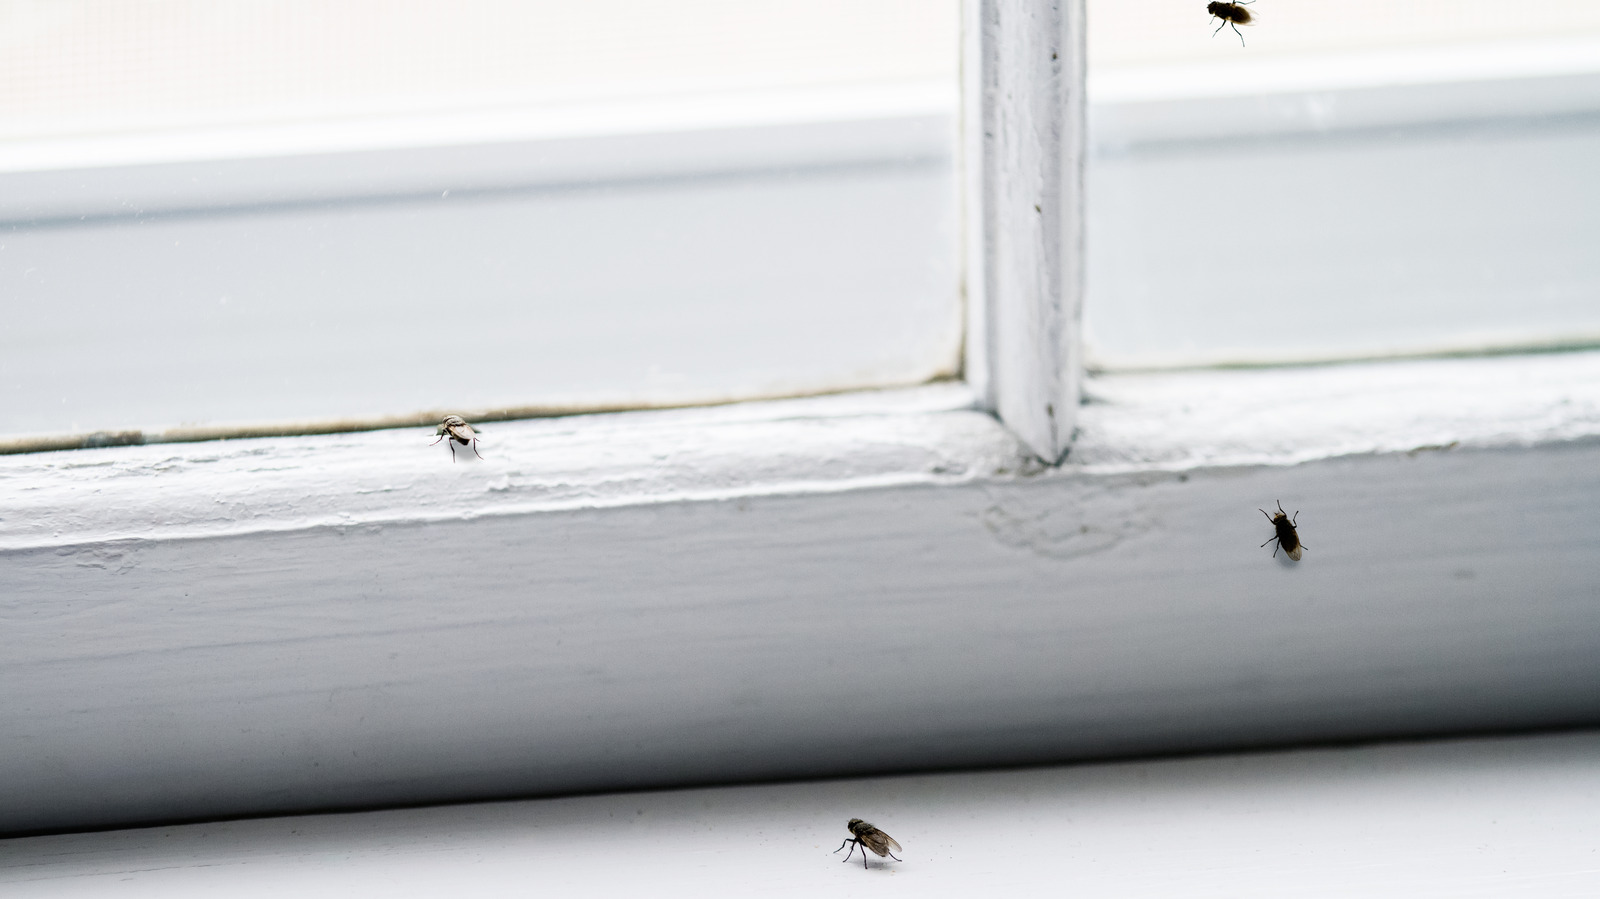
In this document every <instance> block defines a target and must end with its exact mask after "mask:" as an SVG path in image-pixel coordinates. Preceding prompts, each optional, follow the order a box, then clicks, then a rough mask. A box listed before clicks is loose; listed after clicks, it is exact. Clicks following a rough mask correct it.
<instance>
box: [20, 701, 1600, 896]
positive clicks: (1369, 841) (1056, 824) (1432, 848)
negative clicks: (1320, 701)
mask: <svg viewBox="0 0 1600 899" xmlns="http://www.w3.org/2000/svg"><path fill="white" fill-rule="evenodd" d="M1597 794H1600V735H1597V734H1595V733H1594V732H1589V733H1575V734H1564V735H1553V736H1538V737H1521V738H1512V739H1505V738H1501V739H1488V740H1469V741H1459V742H1443V743H1432V744H1413V745H1393V746H1364V747H1359V748H1351V749H1320V750H1312V751H1297V752H1287V753H1271V754H1260V755H1246V756H1221V757H1209V758H1195V759H1182V760H1175V761H1139V762H1128V763H1121V764H1114V765H1097V766H1083V767H1075V768H1043V769H1034V770H1023V771H1003V772H987V773H966V774H942V775H933V776H920V777H895V778H880V779H873V780H852V781H833V782H822V783H798V784H786V785H780V786H759V787H737V788H720V789H702V790H688V791H675V792H651V793H635V794H614V795H608V796H592V797H580V798H571V799H557V800H544V801H532V802H509V803H493V804H480V805H467V806H446V807H439V808H427V809H408V810H402V811H383V812H368V813H363V814H351V815H328V816H317V817H297V818H277V819H270V820H247V821H231V822H225V823H210V824H198V825H189V826H183V827H164V828H153V829H148V830H132V831H121V832H111V833H90V834H76V835H61V836H48V837H37V838H32V839H19V840H9V841H3V842H0V884H5V886H6V893H7V895H8V896H12V897H16V899H22V897H35V896H38V897H42V896H52V897H59V896H73V895H95V896H99V895H105V894H107V893H108V892H115V893H117V894H119V895H120V894H122V893H126V892H134V893H138V894H141V895H147V894H148V895H161V896H165V897H171V899H182V897H187V896H207V897H209V896H216V895H223V894H226V895H229V896H257V895H259V896H283V895H295V896H324V895H326V896H384V897H393V896H443V895H450V896H502V895H516V894H521V893H525V892H527V891H528V890H529V889H530V887H535V888H537V889H538V890H539V891H541V892H546V891H552V890H564V891H566V892H569V893H573V894H577V895H586V896H636V895H659V894H661V893H662V891H663V890H662V888H663V885H667V886H669V887H670V888H671V889H672V890H687V889H691V888H692V889H696V890H697V891H698V892H699V893H701V894H708V895H755V894H759V895H763V896H808V897H809V896H819V895H856V894H857V891H861V892H863V893H864V892H865V891H867V890H869V889H870V891H871V894H872V895H913V896H919V897H928V896H974V895H977V896H983V895H1003V894H1007V893H1010V894H1015V895H1050V894H1055V893H1059V892H1060V891H1061V889H1062V885H1063V884H1070V885H1071V888H1072V890H1073V891H1074V892H1077V893H1082V894H1085V895H1117V896H1125V897H1138V896H1160V897H1166V896H1171V895H1174V894H1182V895H1188V896H1230V897H1251V896H1261V897H1279V896H1285V895H1294V896H1306V897H1317V896H1373V897H1381V896H1396V897H1401V896H1403V897H1407V899H1412V897H1418V896H1465V895H1512V894H1516V895H1523V894H1527V895H1540V896H1592V895H1594V894H1595V892H1596V891H1597V890H1600V866H1597V864H1596V862H1597V851H1596V849H1595V846H1596V844H1597V842H1600V840H1597V837H1600V831H1597V828H1596V826H1595V816H1594V812H1593V809H1594V802H1595V798H1596V796H1597ZM851 816H863V817H865V818H867V819H868V820H870V821H872V822H874V823H876V824H878V825H880V826H882V827H883V829H884V830H886V831H887V832H889V833H890V834H891V835H893V836H894V837H895V838H896V839H897V840H899V841H901V842H902V843H903V844H904V846H905V848H904V850H903V851H902V852H900V853H897V854H898V855H899V856H900V858H901V859H903V861H900V862H889V861H887V860H881V861H880V860H879V859H877V858H876V857H874V858H873V859H872V862H873V863H874V864H873V865H872V869H871V870H867V871H863V870H862V867H861V864H860V862H859V859H857V860H854V861H852V862H851V863H848V864H846V863H842V862H841V859H842V858H843V853H839V854H837V855H830V854H829V853H830V850H832V849H834V848H835V847H836V846H837V845H838V843H839V841H840V840H841V839H842V838H843V837H844V831H843V824H844V821H845V819H846V818H848V817H851ZM708 891H709V892H708Z"/></svg>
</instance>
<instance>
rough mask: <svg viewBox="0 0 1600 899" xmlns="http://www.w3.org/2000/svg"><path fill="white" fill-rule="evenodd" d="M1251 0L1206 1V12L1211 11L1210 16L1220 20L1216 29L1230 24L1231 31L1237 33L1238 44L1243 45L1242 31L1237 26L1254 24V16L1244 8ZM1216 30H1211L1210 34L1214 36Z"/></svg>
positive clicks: (1219, 29) (1218, 29)
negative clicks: (1232, 1) (1234, 1)
mask: <svg viewBox="0 0 1600 899" xmlns="http://www.w3.org/2000/svg"><path fill="white" fill-rule="evenodd" d="M1251 2H1252V0H1242V2H1238V3H1216V2H1212V3H1207V4H1206V12H1208V13H1211V16H1212V18H1217V19H1221V20H1222V24H1221V25H1218V26H1217V31H1221V30H1222V29H1224V28H1226V27H1228V26H1229V25H1232V26H1233V33H1234V34H1237V35H1239V46H1241V47H1243V46H1244V33H1243V32H1241V31H1240V30H1239V26H1240V25H1254V24H1255V16H1252V15H1251V14H1250V10H1248V9H1245V7H1246V6H1249V5H1250V3H1251ZM1217 31H1213V32H1211V36H1212V37H1216V36H1217Z"/></svg>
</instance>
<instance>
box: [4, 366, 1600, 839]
mask: <svg viewBox="0 0 1600 899" xmlns="http://www.w3.org/2000/svg"><path fill="white" fill-rule="evenodd" d="M1086 390H1087V393H1088V395H1089V397H1090V399H1091V402H1090V403H1089V405H1087V406H1085V407H1084V408H1083V410H1082V412H1083V414H1082V415H1081V416H1080V425H1081V434H1080V436H1079V439H1078V441H1077V442H1076V444H1075V445H1074V450H1073V453H1072V456H1071V457H1070V458H1069V461H1068V463H1067V464H1066V465H1064V466H1062V467H1061V468H1059V469H1045V468H1044V467H1042V466H1040V465H1038V464H1037V463H1033V462H1030V461H1028V457H1027V456H1026V455H1025V454H1024V453H1023V451H1022V450H1021V448H1020V446H1019V444H1018V443H1017V442H1016V440H1015V439H1014V438H1013V437H1012V436H1011V434H1009V433H1008V432H1007V431H1006V430H1005V429H1004V428H1002V427H1001V426H1000V425H999V424H998V423H997V422H996V421H995V420H994V419H993V418H992V417H990V416H989V415H987V414H985V413H982V412H978V411H974V410H973V409H972V408H971V401H970V399H969V397H968V394H967V392H966V388H965V387H964V386H962V385H944V386H934V387H929V388H923V389H919V390H913V391H906V392H893V393H886V394H864V395H851V396H840V397H832V398H820V399H816V400H805V401H790V402H785V403H774V404H750V405H745V406H735V407H726V408H722V409H709V410H699V411H681V412H660V413H631V414H623V415H613V416H593V417H586V418H573V419H558V420H545V421H529V422H520V423H512V424H504V425H495V426H493V427H491V428H489V429H487V432H486V435H485V437H486V440H485V443H484V445H483V447H482V449H483V453H484V455H485V456H486V457H487V458H486V459H485V460H484V461H482V462H477V461H473V462H466V461H462V462H459V463H455V464H452V463H451V462H450V460H449V453H448V452H447V451H446V450H445V448H444V447H443V446H435V447H428V446H427V443H428V441H429V440H431V439H432V435H431V434H430V433H427V432H419V431H386V432H372V433H364V434H348V435H334V436H327V437H311V438H294V439H266V440H240V441H229V442H219V443H208V444H188V445H176V444H175V445H164V446H145V447H124V448H116V449H105V450H88V451H76V452H63V453H49V454H37V455H29V456H11V457H5V458H0V497H3V506H0V508H3V509H4V512H3V513H0V516H3V517H0V587H3V589H0V621H3V623H4V625H5V626H4V628H3V629H0V679H3V682H4V683H5V684H6V685H7V689H6V690H5V691H4V695H3V696H0V719H3V720H5V721H7V722H8V726H7V728H5V729H4V731H0V782H4V783H8V784H11V785H13V787H14V789H13V790H12V791H11V795H10V796H9V798H8V802H7V803H6V805H5V807H4V808H3V809H0V832H4V831H10V832H18V831H37V830H48V829H52V828H67V827H82V826H109V825H117V824H128V823H133V822H141V821H159V820H177V819H184V818H196V817H210V816H218V815H241V814H260V813H264V812H274V811H296V810H306V809H330V808H355V807H371V806H376V805H383V804H403V803H415V802H438V801H455V800H463V799H474V798H480V799H492V798H498V797H504V796H510V795H539V794H544V795H551V794H556V793H569V792H579V791H595V790H615V789H630V788H641V787H655V786H669V785H675V784H679V785H681V784H688V783H707V782H733V781H739V780H758V779H771V778H791V777H806V776H823V775H842V774H867V773H875V772H890V771H913V770H929V769H937V768H949V767H952V766H980V765H996V764H1018V763H1040V762H1057V761H1063V760H1068V759H1082V758H1094V757H1108V756H1115V755H1118V754H1128V753H1148V752H1167V751H1188V750H1199V749H1219V748H1228V747H1243V746H1260V745H1270V744H1274V743H1277V744H1282V743H1285V742H1295V741H1302V742H1303V741H1307V740H1326V739H1348V738H1370V737H1374V736H1383V735H1421V734H1436V733H1447V732H1452V731H1454V732H1460V731H1464V730H1484V729H1493V728H1526V727H1540V726H1562V725H1572V724H1593V723H1595V722H1597V721H1600V699H1597V697H1600V670H1597V669H1596V668H1595V666H1594V664H1593V660H1594V659H1595V658H1597V657H1600V603H1597V602H1596V598H1595V587H1594V585H1595V584H1597V583H1600V553H1596V552H1595V551H1594V546H1595V543H1594V539H1593V534H1592V527H1591V525H1590V518H1591V515H1592V509H1593V508H1594V507H1595V505H1596V504H1597V503H1600V441H1597V440H1596V439H1595V438H1596V437H1597V436H1600V354H1595V353H1587V354H1567V355H1547V356H1531V357H1506V358H1496V359H1477V360H1443V361H1440V360H1435V361H1427V362H1397V363H1384V364H1373V365H1358V366H1357V365H1353V366H1329V367H1322V368H1309V369H1301V370H1261V371H1233V372H1191V373H1169V374H1160V375H1122V376H1115V377H1103V378H1098V379H1092V380H1091V381H1089V382H1088V385H1087V388H1086ZM1431 450H1438V451H1431ZM1277 500H1282V501H1283V503H1284V506H1285V508H1287V509H1288V510H1290V511H1291V512H1293V511H1295V510H1299V511H1300V513H1301V514H1300V518H1299V521H1300V524H1301V527H1302V535H1303V536H1304V539H1305V542H1306V544H1307V551H1306V558H1305V561H1303V562H1302V563H1299V564H1298V565H1296V564H1292V563H1288V562H1285V561H1284V560H1283V559H1282V557H1281V555H1280V556H1279V559H1278V560H1277V561H1274V560H1273V558H1272V557H1271V555H1270V551H1269V550H1266V549H1262V548H1260V547H1259V546H1258V544H1259V543H1261V541H1262V540H1264V539H1266V537H1267V536H1269V535H1270V529H1268V528H1267V527H1266V522H1265V521H1264V520H1261V518H1260V513H1259V512H1257V511H1256V509H1257V508H1258V507H1267V506H1270V505H1271V504H1272V503H1273V502H1275V501H1277Z"/></svg>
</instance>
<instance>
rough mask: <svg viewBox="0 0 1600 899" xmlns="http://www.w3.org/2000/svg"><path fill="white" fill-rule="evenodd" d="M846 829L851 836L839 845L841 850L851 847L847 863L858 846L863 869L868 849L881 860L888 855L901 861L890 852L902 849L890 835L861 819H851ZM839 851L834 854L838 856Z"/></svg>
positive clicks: (847, 853) (846, 857)
mask: <svg viewBox="0 0 1600 899" xmlns="http://www.w3.org/2000/svg"><path fill="white" fill-rule="evenodd" d="M845 829H846V830H848V831H850V836H848V837H846V838H845V841H844V842H843V843H840V844H839V849H843V848H844V847H846V846H849V847H850V851H849V852H846V853H845V854H844V860H845V861H847V862H848V861H849V860H850V856H852V855H854V854H855V852H856V846H860V847H861V867H863V868H865V867H866V866H867V850H868V849H871V850H872V851H873V852H876V853H877V854H878V857H879V858H882V857H883V856H886V855H887V856H888V857H890V858H892V859H894V860H895V861H901V859H900V857H899V856H897V855H895V854H894V853H893V852H890V851H889V850H891V849H900V844H899V843H896V842H895V841H894V837H891V836H889V835H888V834H886V833H884V832H883V831H881V830H879V829H878V828H876V827H873V826H872V825H871V824H868V823H867V822H865V821H863V820H861V819H860V818H851V819H850V821H849V822H848V823H846V824H845ZM839 849H835V850H833V851H834V854H836V855H837V854H838V852H839ZM900 851H902V852H904V851H905V850H903V849H901V850H900Z"/></svg>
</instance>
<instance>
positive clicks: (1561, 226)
mask: <svg viewBox="0 0 1600 899" xmlns="http://www.w3.org/2000/svg"><path fill="white" fill-rule="evenodd" d="M1248 9H1249V10H1250V11H1251V12H1252V15H1253V16H1254V17H1255V18H1256V20H1257V21H1256V22H1255V23H1254V24H1251V25H1246V26H1244V27H1240V28H1239V29H1238V30H1239V32H1241V34H1235V33H1234V31H1233V30H1232V29H1231V28H1227V27H1224V28H1223V29H1222V30H1221V31H1220V33H1217V34H1216V35H1215V36H1213V34H1212V32H1213V31H1214V30H1216V28H1217V26H1218V24H1219V22H1218V20H1216V19H1211V20H1210V21H1209V23H1208V16H1207V12H1206V4H1205V3H1198V2H1191V0H1184V2H1177V0H1089V23H1090V25H1089V41H1090V53H1089V65H1090V73H1089V79H1090V81H1089V96H1090V134H1091V157H1090V158H1091V162H1090V167H1089V231H1088V235H1089V237H1088V240H1089V264H1088V272H1089V275H1088V278H1089V299H1088V302H1087V304H1086V311H1085V318H1086V322H1085V326H1086V330H1087V336H1088V354H1089V357H1090V359H1091V364H1093V365H1096V366H1099V367H1103V368H1130V367H1142V366H1167V365H1185V364H1215V363H1255V362H1277V361H1301V360H1316V359H1344V358H1360V357H1369V356H1383V355H1393V354H1408V353H1430V352H1458V351H1468V352H1471V351H1477V350H1484V349H1506V348H1524V347H1559V346H1571V345H1584V344H1588V343H1592V342H1596V341H1600V254H1597V253H1595V252H1594V251H1593V248H1594V247H1595V246H1600V166H1597V165H1595V164H1594V161H1595V160H1596V159H1600V4H1597V3H1593V2H1589V0H1553V2H1550V3H1542V4H1539V5H1538V6H1537V7H1528V8H1526V9H1524V8H1520V7H1508V6H1506V5H1505V4H1504V3H1499V2H1492V0H1438V2H1423V0H1417V2H1407V3H1390V2H1380V0H1298V2H1293V3H1289V2H1281V0H1259V2H1257V3H1255V4H1252V5H1250V6H1249V7H1248ZM1241 43H1242V44H1243V45H1241Z"/></svg>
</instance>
